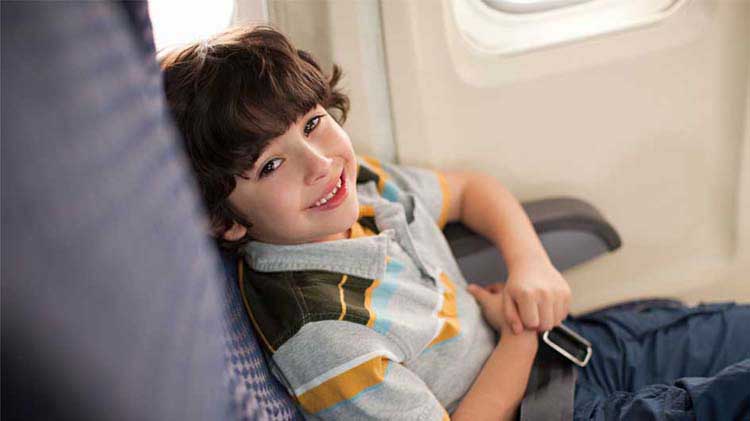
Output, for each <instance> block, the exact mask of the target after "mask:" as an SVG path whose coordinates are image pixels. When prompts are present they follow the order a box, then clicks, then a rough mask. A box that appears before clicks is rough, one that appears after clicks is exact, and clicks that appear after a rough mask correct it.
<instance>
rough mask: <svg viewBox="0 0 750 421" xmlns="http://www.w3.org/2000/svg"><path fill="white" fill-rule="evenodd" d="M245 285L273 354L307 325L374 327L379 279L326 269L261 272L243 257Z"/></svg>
mask: <svg viewBox="0 0 750 421" xmlns="http://www.w3.org/2000/svg"><path fill="white" fill-rule="evenodd" d="M240 261H241V262H240V264H239V273H238V275H239V276H238V278H239V286H240V293H241V295H242V299H243V302H244V304H245V307H246V310H247V312H248V314H249V315H250V317H251V320H252V322H253V325H254V327H255V329H256V330H257V331H258V332H257V333H258V335H259V336H260V337H261V339H262V342H263V344H264V346H265V347H266V348H267V349H268V350H269V351H271V352H272V353H273V352H276V350H278V349H279V347H281V346H282V345H283V344H284V343H285V342H286V341H288V340H289V339H290V338H291V337H293V336H294V335H295V334H296V333H297V332H298V331H299V330H300V329H301V328H302V327H303V326H304V325H305V324H307V323H311V322H316V321H323V320H341V321H348V322H352V323H357V324H361V325H365V326H371V325H372V323H373V320H372V319H373V313H372V311H371V309H370V308H369V306H370V294H371V292H372V289H373V288H374V286H375V284H376V282H377V281H376V280H375V279H367V278H361V277H357V276H352V275H346V274H340V273H335V272H326V271H320V270H301V271H287V272H259V271H255V270H253V269H252V268H250V266H249V265H248V264H247V262H245V260H244V259H240Z"/></svg>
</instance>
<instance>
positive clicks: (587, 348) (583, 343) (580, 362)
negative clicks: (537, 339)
mask: <svg viewBox="0 0 750 421" xmlns="http://www.w3.org/2000/svg"><path fill="white" fill-rule="evenodd" d="M542 340H543V341H544V342H545V343H546V344H547V345H549V346H550V347H551V348H552V349H554V350H555V351H557V352H558V353H560V354H561V355H562V356H563V357H565V358H567V359H569V360H570V361H571V362H573V364H575V365H577V366H579V367H585V366H586V364H588V363H589V360H590V359H591V353H592V349H591V342H589V341H587V340H586V338H584V337H583V336H581V335H579V334H577V333H576V332H574V331H573V330H572V329H570V328H569V327H567V326H565V325H563V324H561V325H559V326H555V327H553V328H552V329H550V330H548V331H546V332H544V333H543V334H542Z"/></svg>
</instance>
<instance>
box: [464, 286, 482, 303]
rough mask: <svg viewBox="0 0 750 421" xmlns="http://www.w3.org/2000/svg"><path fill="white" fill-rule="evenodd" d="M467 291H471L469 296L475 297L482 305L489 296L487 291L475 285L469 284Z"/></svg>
mask: <svg viewBox="0 0 750 421" xmlns="http://www.w3.org/2000/svg"><path fill="white" fill-rule="evenodd" d="M466 290H467V291H469V294H471V295H472V296H474V298H475V299H476V300H477V301H479V302H480V303H482V302H483V301H484V299H485V297H486V294H487V291H485V290H484V288H482V287H480V286H477V285H474V284H469V286H467V287H466Z"/></svg>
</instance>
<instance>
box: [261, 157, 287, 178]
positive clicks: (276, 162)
mask: <svg viewBox="0 0 750 421" xmlns="http://www.w3.org/2000/svg"><path fill="white" fill-rule="evenodd" d="M282 162H284V160H283V159H281V158H275V159H272V160H270V161H268V162H266V165H264V166H263V168H261V170H260V177H265V176H267V175H268V174H271V173H272V172H274V171H276V169H277V168H279V166H280V165H281V163H282Z"/></svg>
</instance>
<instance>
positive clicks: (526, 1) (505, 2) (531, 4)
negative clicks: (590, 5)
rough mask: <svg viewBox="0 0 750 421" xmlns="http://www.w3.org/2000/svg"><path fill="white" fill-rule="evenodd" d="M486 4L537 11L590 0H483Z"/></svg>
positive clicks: (503, 9) (520, 11)
mask: <svg viewBox="0 0 750 421" xmlns="http://www.w3.org/2000/svg"><path fill="white" fill-rule="evenodd" d="M483 1H484V2H485V3H486V4H487V5H488V6H490V7H492V8H494V9H497V10H501V11H503V12H508V13H537V12H544V11H547V10H552V9H559V8H561V7H565V6H571V5H574V4H579V3H586V2H589V1H592V0H483Z"/></svg>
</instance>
